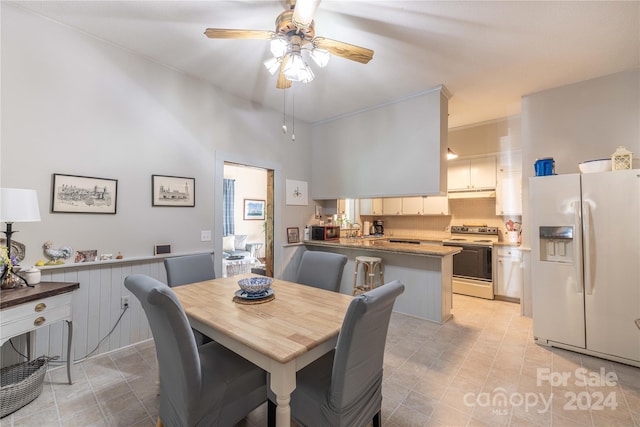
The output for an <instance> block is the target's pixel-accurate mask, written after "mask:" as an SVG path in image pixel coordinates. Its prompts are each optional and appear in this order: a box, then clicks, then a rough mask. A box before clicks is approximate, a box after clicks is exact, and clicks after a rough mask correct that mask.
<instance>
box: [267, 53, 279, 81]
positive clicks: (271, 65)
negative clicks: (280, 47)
mask: <svg viewBox="0 0 640 427" xmlns="http://www.w3.org/2000/svg"><path fill="white" fill-rule="evenodd" d="M281 63H282V58H276V57H275V56H274V57H273V58H271V59H267V60H266V61H264V66H265V67H267V70H269V72H270V73H271V75H272V76H273V75H274V74H275V73H276V71H278V70H279V69H280V64H281Z"/></svg>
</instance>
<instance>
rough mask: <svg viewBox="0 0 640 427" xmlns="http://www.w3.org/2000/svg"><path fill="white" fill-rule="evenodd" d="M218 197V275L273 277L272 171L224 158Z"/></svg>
mask: <svg viewBox="0 0 640 427" xmlns="http://www.w3.org/2000/svg"><path fill="white" fill-rule="evenodd" d="M222 199H223V221H222V228H223V233H222V236H223V237H222V239H223V248H222V249H223V259H222V269H223V270H222V271H223V274H222V275H223V276H224V275H229V274H237V273H245V272H249V271H250V270H251V269H253V270H254V271H260V272H261V273H263V274H265V275H267V276H269V277H273V265H274V256H273V230H274V220H273V219H274V209H273V206H274V171H273V170H272V169H268V168H263V167H258V166H252V165H247V164H241V163H234V162H229V161H225V162H224V171H223V192H222Z"/></svg>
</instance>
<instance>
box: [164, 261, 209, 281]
mask: <svg viewBox="0 0 640 427" xmlns="http://www.w3.org/2000/svg"><path fill="white" fill-rule="evenodd" d="M164 268H165V269H166V270H167V283H168V285H169V286H171V287H174V286H180V285H184V284H186V283H195V282H202V281H205V280H211V279H215V278H216V272H215V269H214V267H213V258H212V256H211V254H196V255H185V256H180V257H175V258H165V260H164Z"/></svg>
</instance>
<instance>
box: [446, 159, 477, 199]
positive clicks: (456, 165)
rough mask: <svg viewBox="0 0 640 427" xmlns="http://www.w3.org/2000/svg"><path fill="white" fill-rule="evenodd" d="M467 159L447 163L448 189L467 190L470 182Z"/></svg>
mask: <svg viewBox="0 0 640 427" xmlns="http://www.w3.org/2000/svg"><path fill="white" fill-rule="evenodd" d="M469 171H470V169H469V160H454V161H450V162H449V163H448V164H447V188H448V190H449V191H460V190H468V189H469V186H470V185H471V184H470V175H469Z"/></svg>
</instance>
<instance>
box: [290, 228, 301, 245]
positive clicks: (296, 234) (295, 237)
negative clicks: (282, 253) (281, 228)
mask: <svg viewBox="0 0 640 427" xmlns="http://www.w3.org/2000/svg"><path fill="white" fill-rule="evenodd" d="M298 242H300V229H299V228H298V227H287V243H298Z"/></svg>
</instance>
